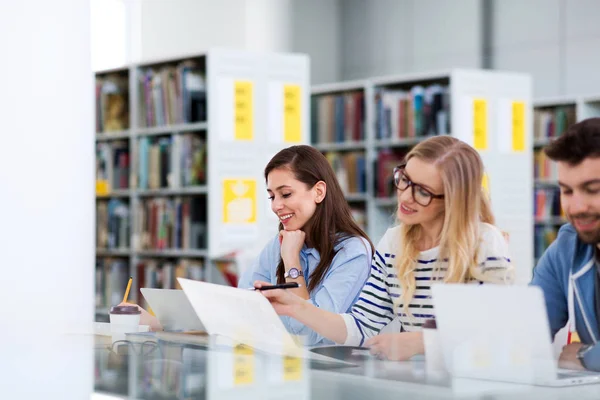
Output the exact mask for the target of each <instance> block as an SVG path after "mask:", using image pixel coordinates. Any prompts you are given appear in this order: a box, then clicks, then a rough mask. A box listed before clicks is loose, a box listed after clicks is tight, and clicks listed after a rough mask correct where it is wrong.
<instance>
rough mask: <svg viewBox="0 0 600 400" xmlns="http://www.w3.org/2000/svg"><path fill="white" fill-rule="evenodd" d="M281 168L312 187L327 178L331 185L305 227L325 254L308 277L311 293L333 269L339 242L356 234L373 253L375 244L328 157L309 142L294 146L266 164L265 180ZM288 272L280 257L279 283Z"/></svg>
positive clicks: (316, 246) (312, 243) (308, 235)
mask: <svg viewBox="0 0 600 400" xmlns="http://www.w3.org/2000/svg"><path fill="white" fill-rule="evenodd" d="M279 168H286V169H288V170H289V171H291V172H292V173H293V174H294V177H295V178H296V179H297V180H299V181H300V182H302V183H304V184H305V185H306V186H307V187H308V188H309V189H310V188H312V187H314V186H315V184H316V183H317V182H319V181H323V182H325V184H326V185H327V192H326V195H325V198H324V199H323V201H322V202H320V203H318V204H317V208H316V210H315V213H314V214H313V216H312V217H311V218H310V220H309V222H308V223H307V225H308V226H305V228H308V232H305V233H306V235H307V237H308V238H310V240H311V245H312V246H313V247H314V248H315V249H316V250H317V251H318V252H319V255H320V257H321V259H320V261H319V264H318V265H317V268H316V269H315V270H314V271H313V273H312V274H311V275H310V277H306V280H307V282H308V288H307V289H308V291H309V292H311V291H312V290H313V289H314V288H316V287H317V286H318V285H319V283H321V281H322V280H323V278H324V277H325V274H326V273H327V271H328V270H329V267H330V266H331V262H332V261H333V257H335V255H336V253H337V251H336V249H335V246H336V244H338V243H341V242H342V241H343V240H345V239H347V238H350V237H353V236H356V237H359V238H364V239H366V240H367V241H368V242H369V245H370V246H371V253H374V247H373V243H371V241H370V240H369V238H368V237H367V234H366V233H365V232H364V231H363V230H362V229H361V228H360V227H359V226H358V225H357V224H356V222H355V221H354V219H353V218H352V213H351V212H350V206H349V205H348V202H347V201H346V199H345V198H344V194H343V192H342V189H341V188H340V185H339V183H338V181H337V178H336V176H335V173H334V172H333V169H332V168H331V165H329V162H328V161H327V159H326V158H325V156H323V154H321V153H320V152H319V151H318V150H316V149H315V148H313V147H310V146H305V145H300V146H291V147H288V148H286V149H283V150H281V151H280V152H279V153H277V154H275V156H273V158H272V159H271V161H269V163H268V164H267V166H266V167H265V181H267V178H268V177H269V173H270V172H271V171H273V170H274V169H279ZM282 229H283V225H282V224H281V223H279V230H282ZM370 261H371V260H369V262H370ZM284 273H285V268H284V266H283V260H282V259H281V257H280V259H279V265H278V266H277V283H284V282H285V278H284V277H283V275H284ZM309 278H310V279H309Z"/></svg>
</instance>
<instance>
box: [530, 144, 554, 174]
mask: <svg viewBox="0 0 600 400" xmlns="http://www.w3.org/2000/svg"><path fill="white" fill-rule="evenodd" d="M533 176H534V177H535V179H549V180H551V179H554V180H556V179H558V172H557V168H556V163H555V162H552V161H551V160H550V159H549V158H548V156H546V153H544V151H543V150H541V149H540V150H535V151H534V153H533Z"/></svg>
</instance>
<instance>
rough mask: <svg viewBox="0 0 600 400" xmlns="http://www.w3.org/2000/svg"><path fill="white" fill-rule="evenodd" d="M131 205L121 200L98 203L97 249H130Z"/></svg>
mask: <svg viewBox="0 0 600 400" xmlns="http://www.w3.org/2000/svg"><path fill="white" fill-rule="evenodd" d="M129 215H130V213H129V204H127V203H126V202H124V201H122V200H119V199H110V200H108V201H98V202H97V203H96V247H97V248H99V249H127V248H129V235H130V222H129V221H130V218H129Z"/></svg>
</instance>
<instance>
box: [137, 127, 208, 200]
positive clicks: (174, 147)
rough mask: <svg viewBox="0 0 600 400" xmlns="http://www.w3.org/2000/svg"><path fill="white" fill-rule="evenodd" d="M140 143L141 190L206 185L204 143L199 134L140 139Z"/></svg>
mask: <svg viewBox="0 0 600 400" xmlns="http://www.w3.org/2000/svg"><path fill="white" fill-rule="evenodd" d="M139 144H140V146H139V165H138V174H139V187H140V189H159V188H172V189H176V188H179V187H182V186H195V185H202V184H204V183H205V182H206V141H205V140H204V139H203V138H202V137H201V136H200V135H198V134H194V133H185V134H182V135H175V136H173V137H170V136H169V137H158V138H150V137H142V138H140V142H139Z"/></svg>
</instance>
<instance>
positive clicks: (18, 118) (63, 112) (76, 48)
mask: <svg viewBox="0 0 600 400" xmlns="http://www.w3.org/2000/svg"><path fill="white" fill-rule="evenodd" d="M89 11H90V10H89V1H82V0H52V1H48V0H27V1H3V2H1V3H0V49H2V62H0V77H1V80H2V85H1V86H0V115H1V118H0V135H1V138H2V140H1V142H0V255H1V258H0V266H1V269H0V271H1V272H0V282H1V283H2V288H1V289H0V305H1V306H0V325H1V326H0V343H2V349H3V350H2V357H1V360H0V387H1V391H2V397H3V398H25V399H29V398H60V399H84V398H89V394H90V391H91V390H92V387H93V386H92V382H93V371H92V366H93V363H92V346H91V343H89V340H88V341H87V342H86V341H85V340H82V339H81V336H69V337H65V335H64V333H65V332H68V331H81V330H82V329H84V328H89V326H91V323H92V321H93V298H94V285H93V276H94V139H93V135H94V131H93V130H94V119H93V118H94V117H93V97H94V89H93V74H92V71H91V63H90V15H89Z"/></svg>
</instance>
